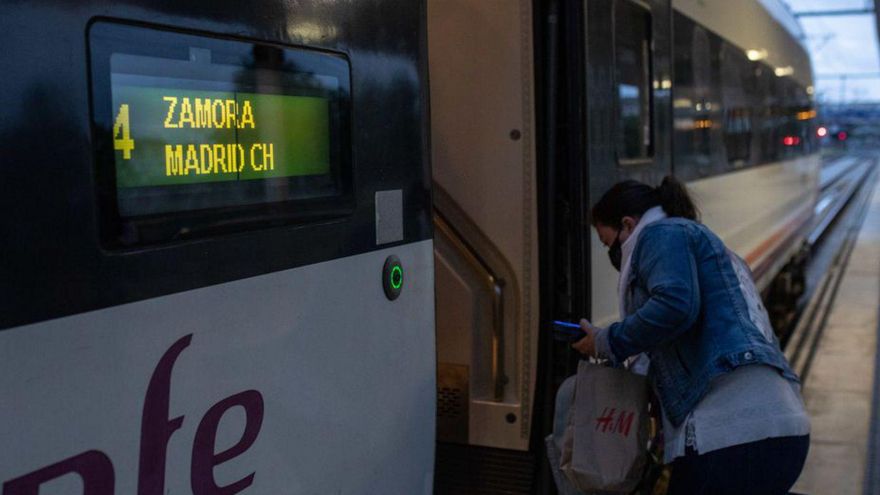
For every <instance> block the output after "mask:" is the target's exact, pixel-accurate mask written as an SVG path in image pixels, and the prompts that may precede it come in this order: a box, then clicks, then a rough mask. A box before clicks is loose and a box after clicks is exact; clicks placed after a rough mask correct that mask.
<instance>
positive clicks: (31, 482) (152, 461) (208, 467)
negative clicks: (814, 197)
mask: <svg viewBox="0 0 880 495" xmlns="http://www.w3.org/2000/svg"><path fill="white" fill-rule="evenodd" d="M191 341H192V334H189V335H187V336H185V337H182V338H181V339H179V340H178V341H177V342H175V343H174V344H173V345H172V346H171V347H170V348H169V349H168V350H167V351H165V354H164V355H163V356H162V358H161V359H160V360H159V363H158V364H157V365H156V369H155V370H154V371H153V375H152V377H151V378H150V383H149V385H148V386H147V392H146V396H145V397H144V409H143V414H142V417H141V445H140V452H139V456H138V460H139V464H138V495H162V494H163V493H164V490H165V462H166V457H167V449H168V441H169V440H170V439H171V435H173V434H174V432H175V431H177V430H178V429H180V427H181V426H182V425H183V419H184V417H183V416H178V417H176V418H168V416H169V414H168V412H169V405H170V395H171V372H172V370H173V369H174V363H175V362H176V361H177V358H178V357H179V356H180V354H181V353H182V352H183V351H184V349H186V348H187V347H189V345H190V343H191ZM236 406H240V407H242V408H244V411H245V417H246V420H245V427H244V432H242V435H241V438H240V439H239V441H238V442H237V443H236V444H235V445H233V446H232V447H230V448H228V449H226V450H224V451H223V452H220V453H215V452H214V447H215V440H216V437H217V428H218V427H219V425H220V420H221V418H222V417H223V415H224V414H226V412H227V411H229V410H230V409H232V408H233V407H236ZM262 424H263V396H262V395H261V394H260V393H259V392H258V391H256V390H246V391H244V392H240V393H237V394H235V395H233V396H230V397H227V398H225V399H223V400H221V401H220V402H218V403H216V404H214V405H213V406H212V407H211V408H210V409H208V412H206V413H205V415H204V417H202V420H201V421H200V422H199V426H198V429H197V430H196V435H195V438H194V439H193V448H192V464H191V469H190V483H191V486H192V490H193V494H194V495H233V494H235V493H239V492H241V491H242V490H244V489H246V488H247V487H249V486H250V485H251V484H252V483H253V481H254V476H255V475H256V472H252V473H250V474H249V475H247V476H245V477H244V478H242V479H240V480H238V481H236V482H234V483H231V484H229V485H226V486H217V483H216V481H215V479H214V467H215V466H218V465H220V464H222V463H224V462H227V461H229V460H231V459H233V458H235V457H238V456H239V455H241V454H242V453H244V452H245V451H247V450H248V449H249V448H250V447H251V446H252V445H253V444H254V442H255V441H256V439H257V435H258V434H259V433H260V428H261V426H262ZM72 473H76V474H78V475H79V476H80V478H82V482H83V483H82V486H83V491H82V495H113V493H114V491H115V472H114V470H113V463H112V461H111V460H110V458H109V457H108V456H107V455H106V454H105V453H103V452H101V451H98V450H89V451H86V452H83V453H82V454H78V455H75V456H73V457H69V458H67V459H64V460H62V461H60V462H57V463H55V464H51V465H49V466H46V467H43V468H40V469H37V470H35V471H32V472H30V473H27V474H25V475H23V476H20V477H18V478H14V479H11V480H9V481H7V482H5V483H4V484H3V493H2V495H39V492H40V486H42V485H43V484H44V483H46V482H48V481H50V480H54V479H56V478H60V477H61V476H64V475H67V474H72Z"/></svg>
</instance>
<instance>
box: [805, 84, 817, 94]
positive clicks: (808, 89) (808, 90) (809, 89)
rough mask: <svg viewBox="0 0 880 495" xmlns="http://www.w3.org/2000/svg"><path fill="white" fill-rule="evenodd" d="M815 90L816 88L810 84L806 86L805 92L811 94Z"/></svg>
mask: <svg viewBox="0 0 880 495" xmlns="http://www.w3.org/2000/svg"><path fill="white" fill-rule="evenodd" d="M815 92H816V88H814V87H812V86H807V94H808V95H811V96H812V95H813V93H815Z"/></svg>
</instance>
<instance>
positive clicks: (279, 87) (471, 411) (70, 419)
mask: <svg viewBox="0 0 880 495" xmlns="http://www.w3.org/2000/svg"><path fill="white" fill-rule="evenodd" d="M0 31H2V33H3V35H2V39H3V46H4V53H3V54H2V55H0V60H2V67H3V69H4V71H3V73H4V79H3V82H2V83H0V84H2V88H3V91H2V92H0V104H2V107H3V108H4V119H2V121H0V147H2V148H0V149H2V151H3V156H4V159H3V162H2V165H0V166H2V168H3V172H4V174H5V180H4V181H3V184H4V185H5V186H6V187H4V188H3V191H2V194H0V206H2V207H3V211H4V212H5V214H4V215H2V216H0V232H2V233H3V238H4V243H3V244H4V247H5V250H4V254H5V256H3V257H2V258H0V274H2V276H0V296H2V297H0V301H2V303H0V391H2V393H3V396H4V397H5V398H6V400H4V401H2V402H0V439H2V440H3V442H2V443H3V447H2V448H0V484H2V487H3V488H2V493H3V495H25V494H33V493H37V492H39V493H43V494H50V493H58V494H61V493H64V494H78V493H83V494H89V495H108V494H114V493H138V494H140V495H149V494H159V493H170V494H174V493H193V494H207V493H220V492H222V493H273V494H274V493H339V494H370V493H388V494H406V495H412V494H419V493H422V494H430V493H436V494H456V495H462V494H471V493H474V494H495V493H499V494H500V493H505V494H518V493H523V494H525V493H541V494H550V493H554V487H553V482H552V477H551V475H550V472H549V470H548V468H547V464H546V453H545V452H544V450H543V445H544V442H543V439H544V437H545V436H546V435H547V434H548V433H549V431H550V428H551V425H552V415H553V403H554V402H553V401H554V394H555V391H556V387H558V385H559V383H561V381H562V380H563V379H564V378H566V377H567V376H569V375H570V374H572V373H573V371H574V369H575V366H576V362H577V356H575V355H574V353H573V351H572V350H571V349H570V348H569V347H568V346H567V345H565V344H562V343H560V342H557V341H555V340H553V338H552V336H551V328H552V327H551V322H552V321H553V320H576V319H578V318H581V317H586V318H589V319H591V321H593V322H594V323H596V324H598V325H604V324H608V323H609V322H611V321H613V320H614V318H615V314H616V308H615V301H614V297H613V294H614V293H615V284H616V274H615V273H614V272H613V271H612V270H611V268H610V267H609V266H608V263H607V261H606V259H605V253H604V249H603V248H602V246H601V245H600V243H599V242H598V240H597V239H596V237H595V235H594V234H592V233H591V231H590V228H589V225H590V223H589V217H588V210H589V206H590V205H591V204H592V203H593V202H595V201H596V200H597V198H598V197H599V195H601V193H602V192H604V191H605V190H606V189H607V188H608V187H609V186H610V185H612V184H613V183H615V182H617V181H619V180H623V179H629V178H632V179H637V180H641V181H644V182H647V183H652V184H656V183H658V182H659V180H660V179H661V178H662V177H664V176H666V175H674V176H676V177H678V178H680V179H681V180H683V181H685V182H686V183H687V185H688V187H689V188H690V190H691V191H692V192H693V193H694V195H695V196H696V197H697V199H698V202H699V206H700V207H701V210H702V214H703V217H702V218H703V221H704V222H705V223H706V224H707V225H709V226H710V227H711V228H712V229H713V230H714V231H716V232H718V233H719V235H720V236H721V237H722V238H723V239H724V241H725V242H726V243H727V244H728V245H729V246H730V247H731V248H732V249H733V250H735V251H736V252H738V253H739V254H740V255H741V256H742V257H743V258H744V259H746V260H747V261H748V263H749V264H750V266H751V267H752V269H753V271H754V273H755V276H756V280H757V283H758V286H759V287H760V288H761V289H762V290H763V291H764V292H765V294H766V295H767V297H768V301H770V302H772V301H782V303H780V304H778V305H779V306H781V307H782V308H783V310H781V312H780V314H784V313H785V311H784V310H785V309H786V308H788V307H789V306H790V305H791V301H792V300H794V299H796V297H797V295H798V291H799V288H798V283H796V282H797V280H798V278H799V277H800V276H801V272H802V270H803V263H804V259H803V258H804V257H803V244H804V241H805V235H806V234H805V232H806V229H807V228H808V226H809V224H810V222H811V220H812V217H813V211H814V207H815V204H816V198H817V195H818V187H819V186H818V184H819V170H820V166H821V160H820V157H819V154H818V151H819V147H818V144H817V141H816V137H815V131H814V126H815V118H816V110H815V105H814V101H813V97H812V96H813V81H812V70H811V65H810V60H809V57H808V56H807V53H806V51H805V49H804V47H803V46H802V44H801V42H800V41H799V40H800V39H801V37H802V36H801V33H800V31H799V27H798V24H797V22H796V20H795V19H794V17H793V16H792V15H791V13H790V12H789V11H787V10H786V9H785V7H784V5H782V4H781V3H780V2H779V1H778V0H743V1H740V2H723V1H721V0H602V1H589V2H587V1H578V0H571V1H570V0H418V1H416V0H369V1H358V2H350V1H342V0H329V1H328V0H302V1H299V2H281V1H274V0H272V1H266V2H261V3H260V4H258V5H247V6H245V5H242V4H240V3H237V2H228V1H220V2H217V1H214V2H207V1H204V0H186V1H182V2H171V3H169V2H156V1H152V0H131V1H128V2H124V3H123V2H104V1H100V0H84V1H81V2H76V3H75V4H66V3H59V2H52V1H49V0H34V1H31V2H6V3H3V4H2V5H0ZM771 300H772V301H771ZM780 318H782V316H780Z"/></svg>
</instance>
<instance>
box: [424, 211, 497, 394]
mask: <svg viewBox="0 0 880 495" xmlns="http://www.w3.org/2000/svg"><path fill="white" fill-rule="evenodd" d="M434 227H435V229H436V231H439V232H441V233H442V234H443V235H444V236H445V237H446V238H447V239H448V240H449V242H450V244H451V245H452V246H453V247H454V248H455V250H456V251H457V252H458V253H459V254H460V255H461V256H462V257H463V258H464V259H465V260H466V261H467V262H468V264H470V265H471V267H472V268H474V269H476V270H477V271H479V272H481V274H482V275H483V277H482V279H483V282H484V284H485V288H486V289H487V290H488V291H490V292H491V293H492V346H491V349H492V371H491V375H492V384H493V387H492V390H493V392H494V394H493V399H494V400H495V402H501V401H502V400H504V385H505V384H506V381H507V380H506V378H505V374H504V286H505V282H504V279H503V278H500V277H498V276H497V275H496V274H495V273H494V272H493V271H492V269H491V268H490V267H489V266H488V265H487V264H486V263H484V262H483V261H482V259H480V257H479V256H478V255H477V254H476V252H475V251H474V249H473V248H471V246H470V245H469V244H468V243H467V242H466V241H465V240H464V239H463V238H462V237H461V235H460V234H459V233H458V232H457V231H456V230H455V229H454V228H453V227H452V226H451V225H449V222H447V221H446V219H445V218H443V217H442V216H441V215H440V214H439V213H438V214H435V215H434Z"/></svg>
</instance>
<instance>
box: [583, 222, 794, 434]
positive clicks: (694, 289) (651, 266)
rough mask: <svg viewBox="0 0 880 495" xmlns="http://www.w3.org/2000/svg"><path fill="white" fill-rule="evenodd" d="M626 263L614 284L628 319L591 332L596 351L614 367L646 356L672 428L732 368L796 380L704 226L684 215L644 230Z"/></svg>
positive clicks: (722, 251) (721, 248)
mask: <svg viewBox="0 0 880 495" xmlns="http://www.w3.org/2000/svg"><path fill="white" fill-rule="evenodd" d="M631 263H632V265H631V269H630V271H629V277H628V279H627V280H626V281H621V283H625V284H626V287H625V290H626V291H627V292H626V297H625V300H626V303H627V306H628V307H627V308H626V314H627V315H628V316H627V317H626V318H624V319H623V320H622V321H620V322H617V323H614V324H612V325H611V326H610V327H609V328H608V329H607V330H606V331H603V332H600V334H597V336H596V338H597V348H598V349H599V350H600V351H601V350H602V348H603V347H605V348H607V349H608V350H609V351H610V352H609V354H610V355H609V356H607V357H608V358H610V359H611V360H612V361H614V362H616V363H620V362H622V361H623V360H624V359H626V358H627V357H629V356H633V355H635V354H638V353H640V352H646V353H647V354H648V356H649V357H650V359H651V366H650V369H649V372H648V375H649V377H650V378H651V381H652V384H653V386H654V390H655V392H656V394H657V396H658V397H659V399H660V403H661V405H662V407H663V409H664V412H665V413H666V415H667V417H668V418H669V420H670V421H671V422H672V423H673V424H674V425H676V426H678V425H680V424H681V423H682V421H684V419H685V417H687V415H688V413H690V412H691V411H692V410H693V409H694V407H695V406H696V405H697V403H698V402H699V401H700V399H702V398H703V396H704V395H705V394H706V392H707V391H708V389H709V383H710V382H711V381H712V379H714V378H715V377H717V376H719V375H721V374H723V373H726V372H728V371H731V370H733V369H735V368H737V367H739V366H743V365H748V364H766V365H769V366H772V367H775V368H776V369H778V370H779V371H780V373H782V375H783V376H784V377H785V378H787V379H789V380H793V381H798V378H797V375H795V373H794V372H793V371H792V370H791V368H790V367H789V365H788V363H787V362H786V360H785V357H784V356H783V355H782V352H781V351H780V349H779V347H778V345H777V344H776V342H775V340H774V341H768V340H767V339H766V338H765V337H764V335H763V334H762V333H761V330H760V329H759V328H758V327H757V326H756V325H755V323H753V322H752V319H751V318H750V317H749V307H748V304H747V301H746V300H745V298H744V297H743V294H742V291H741V290H740V287H739V286H740V281H739V278H738V277H737V273H736V271H735V269H734V266H733V264H732V262H731V259H730V257H729V256H728V252H727V249H726V247H725V246H724V244H723V243H722V242H721V239H719V238H718V237H717V236H716V235H715V234H713V233H712V232H711V231H710V230H709V229H708V228H706V227H705V226H704V225H702V224H700V223H697V222H693V221H690V220H686V219H683V218H667V219H663V220H659V221H657V222H654V223H652V224H650V225H647V226H646V227H645V228H644V230H643V231H642V232H641V235H640V237H639V239H638V244H637V245H636V247H635V250H634V251H633V254H632V260H631ZM600 341H601V342H600Z"/></svg>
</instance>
